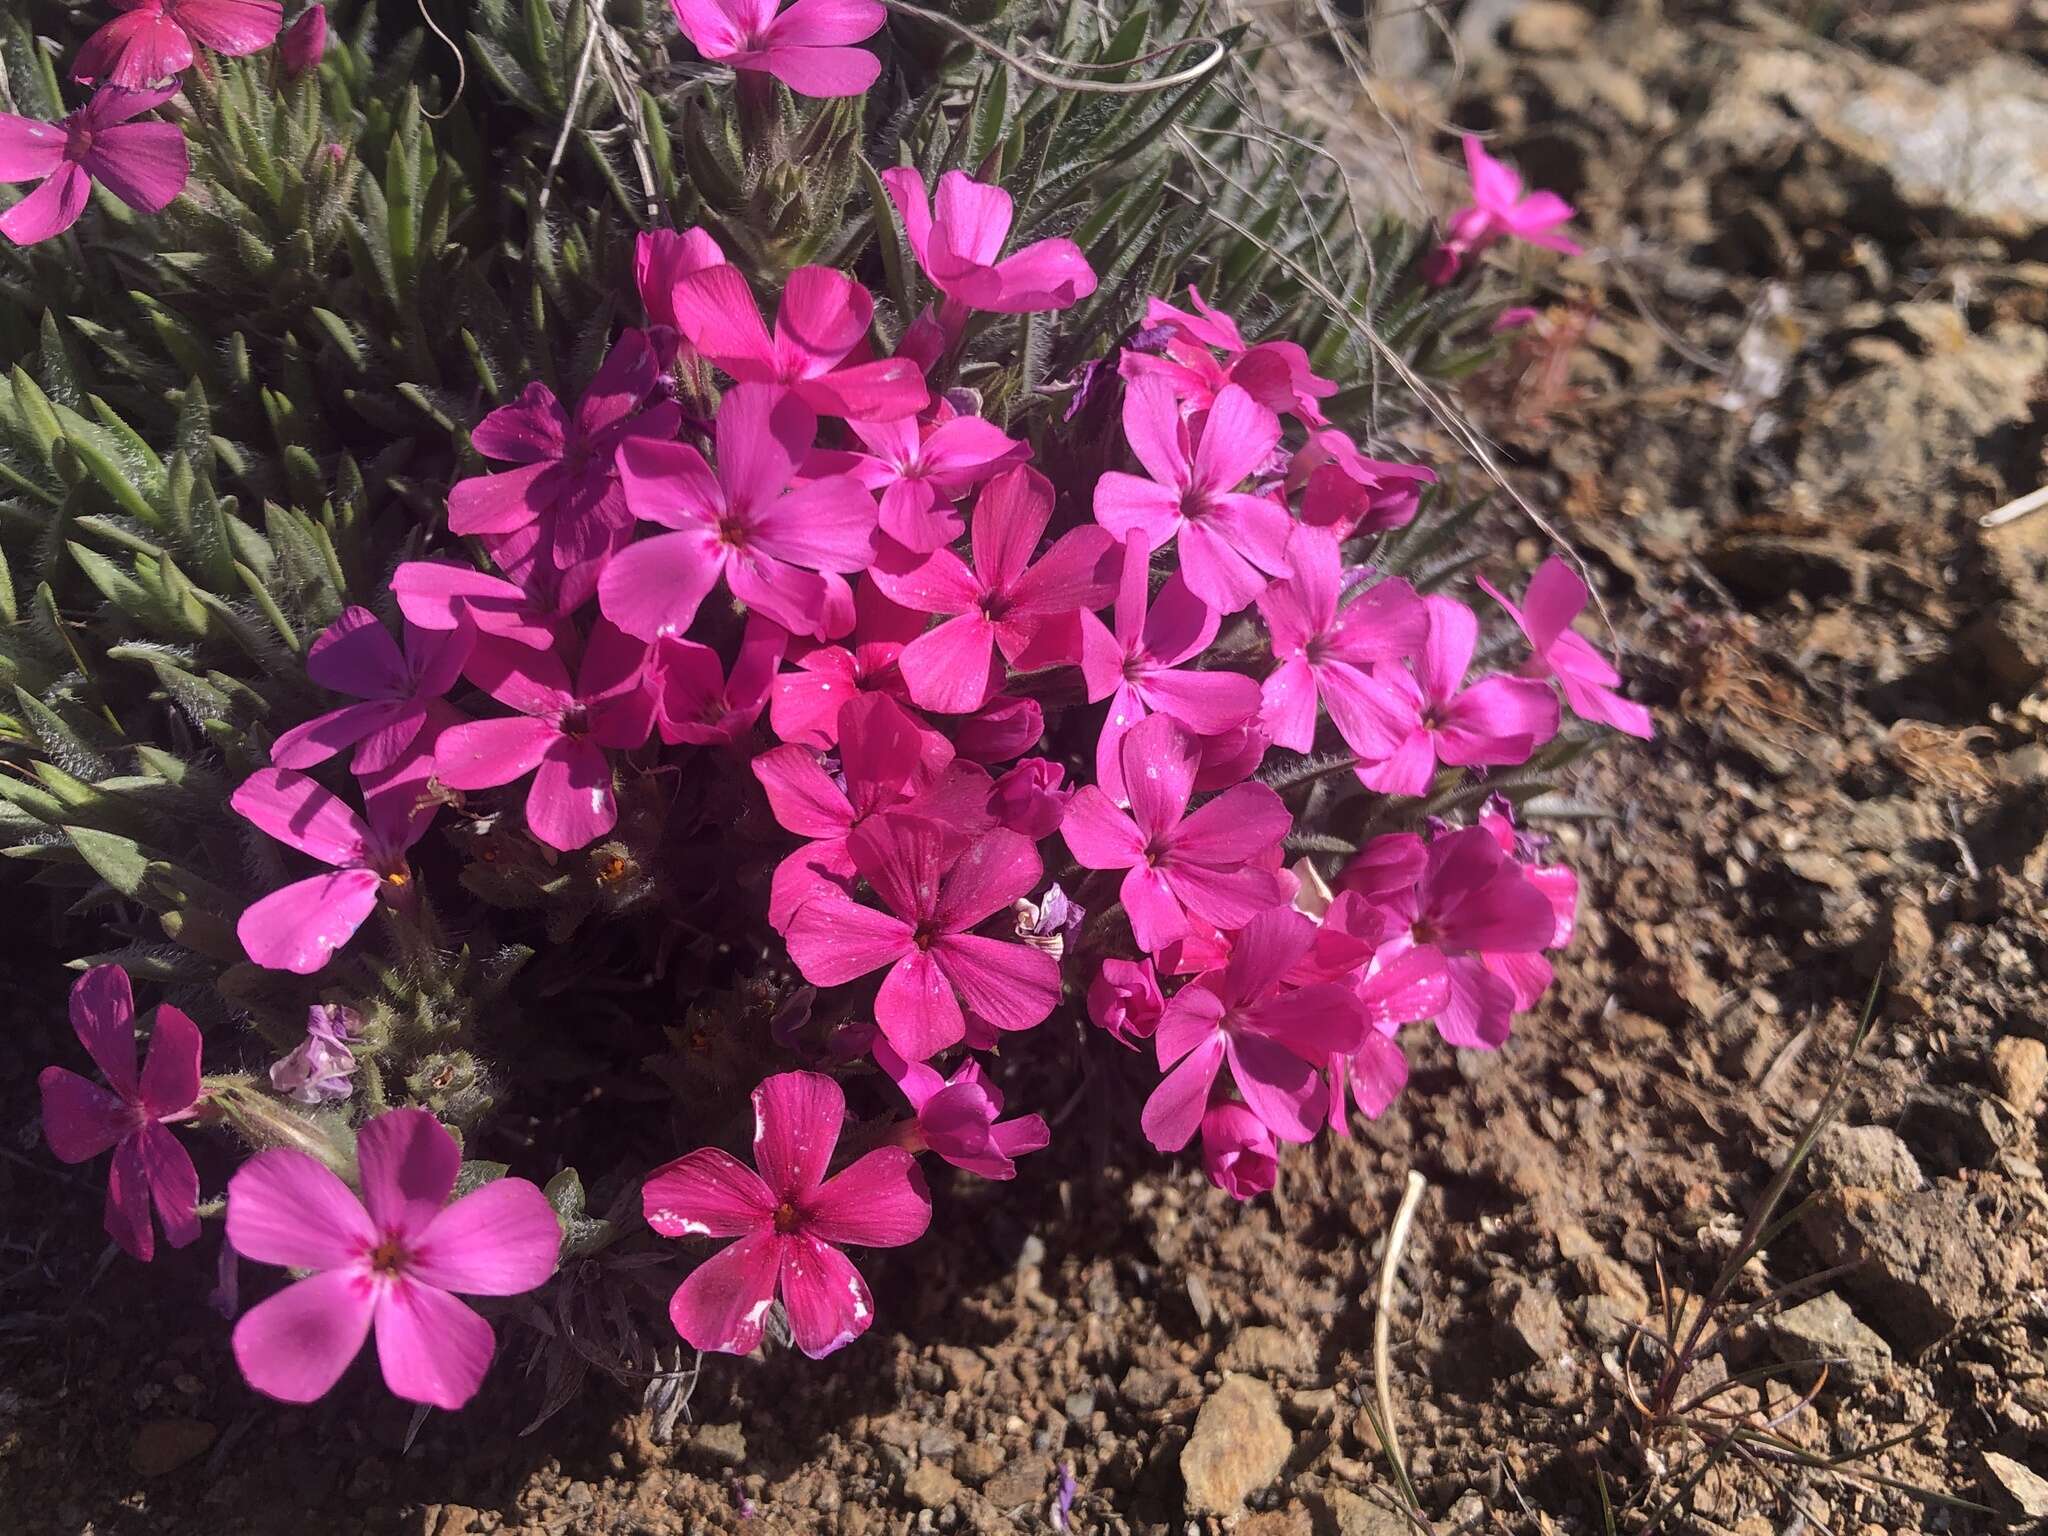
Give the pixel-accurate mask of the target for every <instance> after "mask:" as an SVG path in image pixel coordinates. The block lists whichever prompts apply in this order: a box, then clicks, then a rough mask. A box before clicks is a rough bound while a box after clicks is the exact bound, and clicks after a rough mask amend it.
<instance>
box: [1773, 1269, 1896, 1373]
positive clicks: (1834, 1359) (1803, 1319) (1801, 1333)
mask: <svg viewBox="0 0 2048 1536" xmlns="http://www.w3.org/2000/svg"><path fill="white" fill-rule="evenodd" d="M1770 1333H1771V1347H1772V1349H1773V1350H1774V1351H1776V1353H1777V1356H1778V1358H1779V1359H1780V1360H1783V1361H1785V1362H1787V1363H1788V1364H1802V1363H1805V1362H1809V1361H1818V1362H1821V1363H1824V1364H1825V1365H1826V1366H1827V1371H1828V1381H1829V1383H1830V1384H1831V1385H1833V1386H1836V1387H1858V1386H1866V1385H1869V1384H1871V1383H1874V1382H1881V1381H1883V1380H1884V1379H1885V1377H1886V1376H1887V1375H1888V1374H1889V1373H1890V1371H1891V1368H1892V1347H1891V1346H1890V1345H1889V1344H1887V1343H1885V1341H1884V1339H1883V1338H1882V1337H1881V1336H1880V1335H1879V1334H1877V1333H1876V1332H1874V1331H1873V1330H1872V1329H1870V1328H1869V1327H1868V1326H1866V1325H1865V1324H1864V1323H1863V1322H1862V1320H1861V1319H1859V1318H1858V1317H1857V1316H1856V1314H1855V1313H1854V1312H1852V1311H1850V1310H1849V1304H1848V1303H1847V1302H1846V1301H1844V1300H1842V1298H1841V1297H1840V1296H1838V1295H1836V1294H1835V1293H1834V1292H1833V1291H1829V1292H1827V1293H1826V1294H1824V1295H1820V1296H1816V1297H1814V1298H1813V1299H1812V1300H1811V1301H1803V1302H1801V1303H1800V1304H1799V1305H1798V1306H1796V1307H1791V1308H1788V1309H1787V1310H1786V1311H1784V1312H1782V1313H1780V1314H1779V1315H1778V1316H1777V1317H1775V1318H1774V1319H1772V1321H1771V1325H1770ZM1814 1374H1815V1373H1814V1372H1808V1373H1807V1377H1808V1379H1809V1380H1810V1379H1811V1378H1812V1376H1813V1375H1814Z"/></svg>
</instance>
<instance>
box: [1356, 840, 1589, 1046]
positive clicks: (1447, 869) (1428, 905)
mask: <svg viewBox="0 0 2048 1536" xmlns="http://www.w3.org/2000/svg"><path fill="white" fill-rule="evenodd" d="M1413 841H1414V839H1413V838H1412V837H1408V836H1397V837H1394V838H1376V839H1375V840H1374V842H1373V843H1371V844H1368V845H1367V846H1366V848H1365V849H1364V850H1363V851H1362V852H1361V853H1360V854H1359V857H1358V858H1357V859H1355V860H1353V861H1352V864H1351V866H1349V867H1347V868H1346V870H1345V871H1344V874H1343V875H1342V876H1341V877H1340V883H1342V884H1344V885H1346V886H1347V887H1348V888H1351V889H1356V890H1358V891H1359V892H1360V893H1361V894H1363V895H1365V897H1366V899H1367V900H1368V901H1370V902H1372V903H1373V904H1374V905H1376V906H1378V907H1380V908H1381V909H1382V911H1383V913H1384V915H1385V917H1386V918H1387V919H1388V920H1389V927H1388V931H1387V933H1386V935H1385V937H1384V938H1383V940H1382V942H1381V946H1380V951H1379V953H1380V957H1381V960H1382V962H1383V963H1390V962H1391V961H1392V960H1394V959H1395V958H1396V957H1398V956H1400V955H1401V954H1402V953H1403V952H1405V951H1408V950H1411V949H1415V950H1425V951H1430V952H1433V953H1434V954H1436V955H1438V956H1440V957H1442V959H1443V962H1444V966H1445V970H1446V973H1447V978H1448V988H1449V990H1448V992H1447V994H1446V997H1445V1001H1444V1006H1443V1009H1442V1011H1441V1012H1440V1013H1439V1014H1438V1015H1437V1033H1438V1034H1440V1035H1442V1036H1443V1037H1444V1039H1445V1040H1447V1041H1449V1042H1450V1043H1451V1044H1452V1045H1455V1046H1461V1047H1465V1048H1468V1049H1475V1050H1493V1049H1496V1048H1498V1047H1499V1046H1500V1045H1502V1044H1504V1043H1505V1042H1506V1040H1507V1038H1508V1033H1509V1029H1510V1019H1511V1016H1512V1014H1513V1013H1514V1010H1515V1006H1516V990H1515V986H1514V983H1513V982H1511V981H1509V980H1508V979H1507V978H1506V977H1504V976H1501V975H1499V974H1498V973H1496V972H1495V971H1494V970H1493V969H1491V968H1490V967H1489V966H1488V965H1487V964H1486V960H1485V957H1486V956H1489V955H1493V956H1499V955H1515V954H1531V953H1534V952H1536V951H1540V950H1542V949H1544V948H1546V947H1547V946H1549V945H1550V944H1551V943H1552V942H1553V941H1554V940H1555V939H1556V937H1557V934H1558V930H1559V915H1558V910H1557V908H1556V906H1554V905H1553V903H1552V901H1551V898H1550V896H1549V895H1547V894H1546V893H1545V892H1544V890H1543V889H1542V888H1541V887H1539V886H1538V885H1537V884H1536V883H1535V882H1534V881H1532V880H1531V879H1530V878H1529V876H1528V872H1527V871H1526V870H1525V869H1524V868H1523V867H1522V866H1521V865H1520V864H1519V863H1517V862H1516V861H1515V859H1514V858H1512V857H1511V856H1510V855H1509V854H1507V853H1506V852H1504V851H1503V850H1502V848H1501V846H1500V843H1499V841H1498V840H1497V839H1496V838H1495V836H1494V835H1493V833H1492V832H1490V831H1488V830H1487V829H1486V828H1485V827H1464V828H1460V829H1459V830H1457V831H1454V832H1450V833H1447V834H1445V835H1443V836H1440V837H1437V838H1435V839H1434V840H1432V841H1431V842H1430V843H1429V844H1428V846H1427V848H1426V850H1425V851H1424V856H1423V860H1422V867H1421V869H1420V871H1419V872H1418V873H1417V874H1416V875H1414V876H1413V877H1412V881H1411V882H1410V883H1406V884H1403V883H1401V877H1400V874H1399V871H1400V870H1401V869H1403V868H1413V865H1412V864H1411V863H1410V862H1409V844H1410V843H1412V842H1413ZM1380 845H1389V846H1388V847H1386V848H1382V847H1381V846H1380ZM1387 854H1391V855H1392V857H1391V859H1390V858H1387V857H1384V855H1387Z"/></svg>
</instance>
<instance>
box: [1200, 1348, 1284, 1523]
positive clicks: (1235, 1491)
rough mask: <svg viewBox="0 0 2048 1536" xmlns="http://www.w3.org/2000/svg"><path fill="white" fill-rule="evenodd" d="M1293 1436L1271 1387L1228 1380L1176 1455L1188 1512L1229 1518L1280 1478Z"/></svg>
mask: <svg viewBox="0 0 2048 1536" xmlns="http://www.w3.org/2000/svg"><path fill="white" fill-rule="evenodd" d="M1293 1448H1294V1436H1293V1434H1292V1433H1290V1432H1289V1430H1288V1428H1287V1425H1286V1424H1285V1422H1283V1421H1282V1419H1281V1417H1280V1404H1279V1401H1278V1400H1277V1399H1276V1398H1275V1397H1274V1396H1273V1389H1272V1388H1271V1387H1269V1386H1267V1385H1266V1384H1265V1383H1264V1382H1263V1381H1260V1380H1259V1379H1258V1378H1257V1377H1254V1376H1226V1377H1225V1378H1224V1380H1223V1385H1222V1386H1220V1387H1218V1388H1217V1389H1216V1390H1215V1391H1214V1392H1212V1393H1210V1394H1209V1398H1208V1400H1207V1401H1206V1402H1204V1403H1203V1404H1202V1411H1201V1412H1200V1413H1199V1414H1197V1415H1196V1417H1195V1430H1194V1433H1193V1434H1192V1435H1190V1436H1189V1437H1188V1443H1187V1445H1186V1446H1185V1447H1184V1448H1183V1449H1182V1451H1181V1453H1180V1475H1181V1479H1182V1481H1183V1483H1184V1484H1185V1485H1186V1489H1187V1508H1188V1513H1190V1514H1194V1515H1233V1514H1236V1513H1237V1511H1238V1510H1240V1509H1241V1508H1243V1507H1244V1501H1245V1498H1246V1497H1247V1496H1248V1495H1250V1494H1253V1493H1256V1492H1257V1491H1258V1490H1259V1489H1261V1488H1264V1487H1265V1486H1266V1485H1267V1484H1268V1483H1270V1482H1272V1481H1273V1479H1274V1478H1276V1477H1278V1476H1279V1475H1280V1469H1281V1467H1283V1466H1285V1465H1286V1463H1287V1453H1288V1452H1289V1451H1291V1450H1292V1449H1293Z"/></svg>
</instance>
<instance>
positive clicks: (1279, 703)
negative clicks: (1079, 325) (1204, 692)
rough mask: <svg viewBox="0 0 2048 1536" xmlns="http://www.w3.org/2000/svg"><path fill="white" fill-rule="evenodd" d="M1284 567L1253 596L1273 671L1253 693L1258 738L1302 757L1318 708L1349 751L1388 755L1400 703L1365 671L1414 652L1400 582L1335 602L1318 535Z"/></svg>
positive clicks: (1338, 588)
mask: <svg viewBox="0 0 2048 1536" xmlns="http://www.w3.org/2000/svg"><path fill="white" fill-rule="evenodd" d="M1287 563H1288V565H1289V567H1290V570H1289V572H1288V574H1287V575H1286V576H1285V577H1283V578H1282V579H1281V580H1279V581H1276V582H1274V583H1273V584H1272V585H1271V586H1270V587H1268V588H1267V589H1266V590H1265V591H1264V592H1262V593H1260V594H1259V614H1260V616H1261V617H1263V618H1264V619H1265V621H1266V628H1267V630H1268V631H1269V632H1270V633H1271V634H1272V637H1273V659H1274V660H1275V661H1277V662H1279V666H1277V667H1275V668H1274V669H1273V671H1272V672H1271V673H1270V674H1269V675H1268V676H1267V678H1266V681H1265V683H1264V685H1263V686H1262V689H1261V694H1262V697H1263V709H1262V711H1261V714H1260V718H1261V719H1262V720H1263V721H1264V723H1265V726H1266V729H1267V731H1268V732H1270V733H1271V735H1272V738H1273V740H1274V741H1275V742H1276V743H1278V744H1279V745H1280V746H1283V747H1286V748H1288V749H1289V750H1291V751H1295V752H1306V751H1308V750H1309V749H1310V748H1312V747H1313V746H1314V745H1315V739H1316V718H1317V713H1318V710H1319V709H1327V710H1329V712H1330V719H1331V720H1332V721H1334V722H1335V723H1336V726H1337V733H1338V734H1339V735H1340V736H1342V737H1343V738H1344V741H1345V743H1346V745H1348V746H1349V747H1350V748H1351V750H1352V751H1354V752H1356V753H1358V754H1359V755H1360V756H1362V757H1372V758H1383V757H1390V756H1392V755H1393V753H1394V752H1395V750H1396V749H1398V748H1399V746H1400V745H1401V743H1402V741H1403V740H1405V739H1406V737H1407V735H1408V733H1409V731H1410V730H1411V729H1412V727H1413V723H1414V722H1413V718H1412V716H1411V715H1410V714H1409V712H1408V710H1407V701H1406V698H1405V697H1404V696H1403V695H1402V694H1400V693H1398V692H1396V691H1395V690H1394V689H1393V688H1392V687H1391V686H1389V685H1388V684H1387V683H1384V682H1382V681H1381V680H1380V679H1379V678H1378V677H1376V676H1375V675H1374V673H1373V665H1374V663H1376V662H1387V661H1394V660H1398V659H1399V658H1401V657H1405V656H1412V655H1414V654H1415V653H1416V652H1417V651H1420V650H1421V649H1422V646H1423V642H1424V640H1425V639H1426V638H1427V637H1428V633H1429V610H1428V608H1426V607H1425V606H1424V605H1423V602H1422V599H1421V598H1419V597H1417V596H1416V595H1415V589H1414V588H1413V587H1411V586H1409V585H1408V583H1407V582H1405V581H1400V580H1393V581H1383V582H1381V583H1379V585H1377V586H1375V587H1373V588H1371V589H1370V590H1368V591H1367V592H1366V593H1365V594H1364V595H1363V596H1361V597H1358V598H1355V599H1353V600H1352V601H1351V602H1348V603H1347V602H1345V601H1344V578H1345V572H1344V569H1343V559H1342V557H1341V556H1340V555H1339V553H1338V550H1337V543H1336V541H1335V540H1334V539H1330V538H1325V537H1323V536H1321V535H1319V534H1312V533H1298V534H1296V535H1295V537H1294V539H1293V540H1292V541H1291V543H1290V544H1289V546H1288V551H1287Z"/></svg>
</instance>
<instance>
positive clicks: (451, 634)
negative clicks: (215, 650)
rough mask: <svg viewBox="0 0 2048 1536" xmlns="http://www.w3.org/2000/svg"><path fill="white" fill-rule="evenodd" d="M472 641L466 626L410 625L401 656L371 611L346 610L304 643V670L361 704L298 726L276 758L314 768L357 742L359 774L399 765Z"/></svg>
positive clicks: (273, 753) (274, 749)
mask: <svg viewBox="0 0 2048 1536" xmlns="http://www.w3.org/2000/svg"><path fill="white" fill-rule="evenodd" d="M474 640H475V633H474V631H473V630H471V629H469V628H468V627H466V626H464V627H460V628H457V629H453V630H433V629H420V628H418V627H416V626H415V625H412V624H407V625H406V627H405V650H404V652H403V653H401V652H400V651H399V649H398V646H397V645H396V644H395V643H394V642H393V640H392V638H391V636H390V635H389V634H388V633H387V632H386V631H385V629H384V626H383V625H382V624H379V623H378V622H377V617H376V615H375V614H373V613H371V612H370V610H369V609H367V608H348V609H345V610H344V611H343V612H342V615H341V617H340V618H338V619H336V620H335V621H334V622H333V623H332V624H330V625H328V626H327V628H325V629H323V630H322V631H321V632H320V635H319V637H318V638H317V639H315V640H314V642H313V643H312V645H311V646H310V647H308V648H307V651H306V675H307V676H308V677H310V678H312V680H313V681H314V682H316V683H318V684H319V685H320V686H321V687H322V688H326V689H329V690H331V691H332V692H335V693H347V694H353V695H354V696H355V697H356V698H359V699H362V700H364V702H363V703H361V704H344V705H343V706H342V707H341V708H340V709H333V710H329V711H328V712H327V713H326V714H324V715H319V716H316V717H315V718H313V719H311V720H308V721H307V722H306V723H305V724H304V725H297V726H293V727H292V728H291V729H290V730H288V731H286V732H285V733H284V734H283V735H282V736H280V737H278V738H277V740H276V742H275V743H273V744H272V746H271V748H270V760H271V762H273V763H275V764H276V765H277V766H278V767H280V768H311V767H314V766H315V765H316V764H319V763H324V762H326V761H327V759H329V758H330V757H332V756H334V754H335V753H337V752H339V751H340V750H341V749H342V748H343V747H350V746H352V747H354V748H355V749H356V751H355V757H354V758H353V759H352V760H351V763H350V767H351V768H352V769H353V770H354V771H355V772H356V773H358V774H377V773H383V772H386V771H388V770H390V769H391V768H393V767H395V766H397V765H398V763H399V762H401V761H402V760H403V759H404V758H405V757H406V755H407V754H408V753H409V752H410V751H412V750H414V749H415V746H416V744H417V743H418V740H419V736H420V732H421V731H422V730H423V729H425V728H426V725H427V717H428V714H429V710H428V705H429V704H430V703H431V702H432V701H433V700H436V699H439V698H441V697H442V696H443V695H444V694H446V693H447V692H448V690H449V689H450V688H452V687H454V686H455V680H456V678H458V677H460V676H461V675H462V664H463V663H464V662H465V661H467V660H468V659H469V650H470V646H471V645H472V644H473V643H474Z"/></svg>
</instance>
